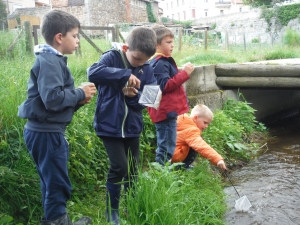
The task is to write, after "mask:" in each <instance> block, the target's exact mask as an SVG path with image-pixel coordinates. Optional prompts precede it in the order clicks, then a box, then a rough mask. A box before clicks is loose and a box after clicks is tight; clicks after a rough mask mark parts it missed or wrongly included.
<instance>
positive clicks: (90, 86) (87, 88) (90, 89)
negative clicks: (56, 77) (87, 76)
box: [78, 83, 96, 105]
mask: <svg viewBox="0 0 300 225" xmlns="http://www.w3.org/2000/svg"><path fill="white" fill-rule="evenodd" d="M79 88H81V89H82V90H83V91H84V94H85V99H84V100H83V101H81V102H79V103H78V104H79V105H84V104H86V103H90V102H91V99H92V97H93V96H94V95H95V94H96V87H95V84H94V83H87V84H85V85H81V86H79Z"/></svg>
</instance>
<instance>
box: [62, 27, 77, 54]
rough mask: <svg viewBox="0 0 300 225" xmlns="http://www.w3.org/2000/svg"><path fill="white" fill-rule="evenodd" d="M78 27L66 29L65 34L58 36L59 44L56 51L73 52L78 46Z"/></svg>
mask: <svg viewBox="0 0 300 225" xmlns="http://www.w3.org/2000/svg"><path fill="white" fill-rule="evenodd" d="M78 44H79V39H78V28H73V29H72V30H70V31H68V32H67V33H66V35H65V36H61V37H60V46H59V49H58V51H59V52H60V53H61V54H63V55H64V54H73V53H74V51H75V50H76V48H77V47H78Z"/></svg>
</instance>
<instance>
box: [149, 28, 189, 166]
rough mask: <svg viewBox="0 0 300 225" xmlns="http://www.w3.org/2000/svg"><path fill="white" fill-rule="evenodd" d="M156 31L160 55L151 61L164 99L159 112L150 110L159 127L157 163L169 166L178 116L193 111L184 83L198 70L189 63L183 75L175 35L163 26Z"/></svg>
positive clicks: (157, 134)
mask: <svg viewBox="0 0 300 225" xmlns="http://www.w3.org/2000/svg"><path fill="white" fill-rule="evenodd" d="M152 29H153V30H154V31H155V33H156V36H157V45H156V53H155V55H154V56H153V57H151V60H150V64H151V66H152V67H153V70H154V76H155V78H156V79H157V84H158V85H159V86H160V89H161V91H162V98H161V101H160V105H159V107H158V109H155V108H150V107H148V108H147V109H148V112H149V115H150V118H151V120H152V122H153V123H154V124H155V127H156V137H157V149H156V157H155V160H156V162H158V163H159V164H161V165H165V164H166V163H167V162H170V161H171V159H172V156H173V154H174V151H175V147H176V128H177V121H176V120H177V116H179V115H181V114H184V113H186V112H188V111H189V106H188V101H187V96H186V94H185V90H184V88H183V83H184V82H185V81H187V80H188V79H189V78H190V75H191V73H192V72H193V70H194V66H193V65H192V64H191V63H187V64H186V65H184V67H183V69H182V70H181V71H179V70H178V68H177V65H176V63H175V61H174V59H173V58H172V53H173V48H174V34H173V32H172V31H171V30H170V29H169V28H167V27H165V26H163V25H154V26H153V27H152Z"/></svg>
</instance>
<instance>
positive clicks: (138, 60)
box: [123, 47, 150, 67]
mask: <svg viewBox="0 0 300 225" xmlns="http://www.w3.org/2000/svg"><path fill="white" fill-rule="evenodd" d="M123 51H124V52H125V55H126V58H127V60H128V62H129V63H130V65H131V66H133V67H138V66H142V65H144V64H145V62H146V61H147V60H148V59H149V58H150V57H149V56H147V55H146V54H144V53H142V52H140V51H130V49H129V48H128V47H127V48H124V47H123Z"/></svg>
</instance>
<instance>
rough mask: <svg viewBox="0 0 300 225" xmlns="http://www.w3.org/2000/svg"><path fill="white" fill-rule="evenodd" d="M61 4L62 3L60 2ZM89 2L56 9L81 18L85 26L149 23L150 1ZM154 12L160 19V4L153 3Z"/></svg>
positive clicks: (96, 0)
mask: <svg viewBox="0 0 300 225" xmlns="http://www.w3.org/2000/svg"><path fill="white" fill-rule="evenodd" d="M58 2H61V1H58ZM126 2H127V1H126V0H101V1H99V0H87V1H85V5H84V6H67V7H65V6H63V7H58V6H56V5H53V7H55V8H59V9H61V10H64V11H67V12H70V13H72V14H73V15H75V16H76V17H77V18H79V20H80V22H81V24H82V25H83V26H107V25H110V24H120V23H145V22H148V14H147V10H146V4H147V2H148V1H140V0H129V1H128V2H129V4H128V5H129V8H127V9H126ZM152 4H153V12H154V14H155V16H156V17H157V18H158V3H157V2H152Z"/></svg>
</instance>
